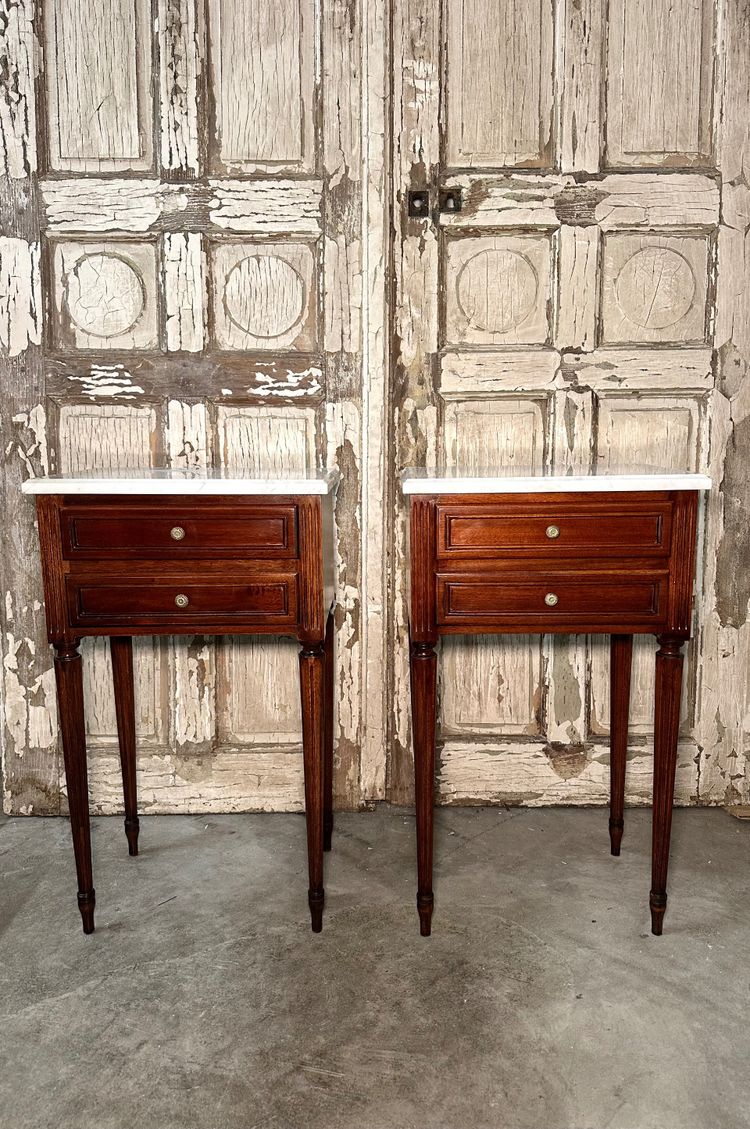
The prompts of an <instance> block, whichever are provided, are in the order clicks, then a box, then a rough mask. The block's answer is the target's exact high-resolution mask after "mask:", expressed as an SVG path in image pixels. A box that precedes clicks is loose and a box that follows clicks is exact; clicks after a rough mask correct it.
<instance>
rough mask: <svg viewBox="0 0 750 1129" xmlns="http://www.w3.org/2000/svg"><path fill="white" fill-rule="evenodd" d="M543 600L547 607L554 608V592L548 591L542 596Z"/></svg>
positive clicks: (555, 598)
mask: <svg viewBox="0 0 750 1129" xmlns="http://www.w3.org/2000/svg"><path fill="white" fill-rule="evenodd" d="M544 602H545V604H546V605H547V607H548V608H554V606H555V604H556V603H557V596H556V595H555V593H554V592H548V593H547V595H546V596H545V597H544Z"/></svg>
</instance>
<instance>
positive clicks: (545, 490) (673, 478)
mask: <svg viewBox="0 0 750 1129" xmlns="http://www.w3.org/2000/svg"><path fill="white" fill-rule="evenodd" d="M400 477H401V490H402V492H403V493H404V494H407V495H409V494H571V493H587V492H590V493H592V494H593V493H605V492H613V491H622V492H624V491H629V490H632V491H654V490H710V489H711V479H710V478H709V477H708V475H706V474H688V473H683V472H674V473H672V472H668V471H665V472H663V473H662V472H658V473H657V472H654V473H652V474H636V473H633V474H585V475H584V474H579V475H561V474H558V475H555V474H550V475H527V476H523V477H518V478H512V477H507V478H506V477H503V476H502V475H497V476H493V475H476V476H472V475H457V474H454V473H453V472H451V471H447V472H446V473H445V475H443V474H441V472H440V471H432V470H430V471H426V470H422V469H420V468H411V467H410V468H407V469H406V470H404V471H402V473H401V476H400Z"/></svg>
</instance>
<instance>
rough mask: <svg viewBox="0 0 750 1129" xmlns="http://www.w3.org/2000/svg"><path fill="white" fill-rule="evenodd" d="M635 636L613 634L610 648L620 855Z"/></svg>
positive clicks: (614, 839) (612, 768)
mask: <svg viewBox="0 0 750 1129" xmlns="http://www.w3.org/2000/svg"><path fill="white" fill-rule="evenodd" d="M632 657H633V636H632V635H613V636H612V639H611V648H610V668H609V673H610V723H609V842H610V849H611V851H612V854H613V855H619V853H620V843H621V842H622V832H623V828H624V826H625V764H626V761H627V757H628V715H629V713H630V668H631V663H632Z"/></svg>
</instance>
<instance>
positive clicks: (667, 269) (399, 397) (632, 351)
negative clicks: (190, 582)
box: [390, 0, 750, 804]
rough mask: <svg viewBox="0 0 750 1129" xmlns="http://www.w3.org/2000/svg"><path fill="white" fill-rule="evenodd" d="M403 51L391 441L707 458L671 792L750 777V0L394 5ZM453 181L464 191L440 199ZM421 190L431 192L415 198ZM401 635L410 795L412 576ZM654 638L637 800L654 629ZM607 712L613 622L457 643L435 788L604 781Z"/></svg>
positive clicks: (401, 710)
mask: <svg viewBox="0 0 750 1129" xmlns="http://www.w3.org/2000/svg"><path fill="white" fill-rule="evenodd" d="M394 51H395V60H394V75H395V93H394V100H393V104H394V113H395V125H394V132H395V146H394V149H395V160H394V180H395V187H396V193H397V196H396V207H397V208H398V219H397V224H396V227H397V236H396V239H397V246H396V272H397V283H396V295H395V309H394V317H395V327H396V328H395V335H394V339H395V342H396V349H397V357H396V370H395V394H394V405H393V406H394V428H395V433H396V436H397V444H398V460H399V462H400V464H401V465H408V464H425V463H427V464H428V465H429V464H438V465H445V466H451V465H456V464H461V465H464V466H467V467H478V466H483V465H499V466H528V467H531V468H533V469H535V470H537V471H541V470H542V469H543V468H554V470H555V471H556V472H558V473H566V472H576V471H586V470H588V468H589V467H590V466H592V465H594V464H596V465H598V466H600V467H603V468H607V467H612V468H614V467H616V466H617V465H618V464H620V465H622V464H629V465H633V464H638V463H644V464H647V465H652V466H654V465H655V466H660V465H667V466H670V467H673V468H676V469H677V468H679V469H684V470H688V469H689V470H696V469H708V470H709V471H710V472H711V473H712V474H713V475H714V476H715V481H716V483H717V489H716V490H715V492H714V494H713V496H712V499H711V502H710V505H709V507H708V509H707V512H705V513H704V527H703V542H702V548H701V559H700V566H699V570H698V575H699V586H700V592H699V600H698V603H699V613H698V616H697V622H698V627H697V632H696V638H695V641H694V644H693V647H692V652H691V657H690V662H689V676H688V678H687V692H686V694H685V700H684V710H683V714H684V716H683V739H682V744H681V748H680V760H679V770H678V792H679V796H680V798H681V799H683V800H688V799H691V798H692V799H696V798H699V799H701V800H704V801H705V800H724V799H729V800H731V799H732V798H733V797H736V796H737V795H738V794H739V793H740V792H741V790H742V789H743V787H744V789H745V790H746V789H747V782H746V776H745V771H744V770H745V764H744V756H745V750H746V749H747V745H748V742H747V728H748V723H747V702H748V694H747V669H748V628H747V626H746V623H745V620H746V618H747V599H748V594H749V593H748V568H747V561H748V537H749V534H748V501H747V497H748V493H747V491H748V485H747V484H748V479H749V478H750V472H749V471H748V454H749V444H748V425H747V416H748V410H749V409H750V400H749V399H748V387H749V385H748V379H749V377H748V361H749V360H750V315H749V312H748V298H747V290H748V286H749V285H750V255H748V250H747V247H748V242H747V232H748V224H749V222H750V192H749V191H748V176H747V174H748V167H749V165H750V141H749V134H748V129H749V128H750V115H749V114H748V105H749V104H750V103H749V102H748V83H749V82H750V78H749V77H748V76H749V75H750V6H749V5H748V3H747V0H726V3H721V2H719V3H714V2H713V0H690V2H688V0H684V2H680V3H674V2H673V0H609V2H608V3H606V2H605V0H502V2H500V3H498V2H497V0H444V2H443V3H441V0H395V16H394ZM440 187H443V188H445V187H451V188H456V189H460V190H461V194H462V206H461V210H460V211H457V210H453V211H449V210H446V211H445V212H444V213H443V214H439V213H438V212H437V211H436V209H437V207H438V205H439V199H438V189H439V188H440ZM423 189H424V190H428V191H429V192H430V209H431V213H430V215H429V216H428V217H427V218H425V219H420V218H409V216H408V214H407V199H406V194H407V191H409V190H423ZM446 206H447V205H446ZM743 291H744V296H743ZM718 487H721V491H720V490H719V489H718ZM395 502H396V511H397V513H398V514H399V524H398V531H397V535H396V546H395V548H396V571H397V575H400V576H401V578H402V581H403V574H404V538H405V529H404V523H403V506H401V505H400V504H399V502H398V498H397V497H396V499H395ZM743 558H744V561H743ZM396 635H397V638H398V648H397V654H398V663H397V670H396V676H395V688H394V694H395V699H394V702H395V709H394V717H395V722H394V726H395V733H394V756H393V761H392V765H391V772H390V794H391V795H392V796H393V797H394V798H398V799H401V798H405V797H406V796H408V795H409V793H410V787H411V766H410V758H409V754H408V747H409V740H408V736H409V735H408V721H407V719H408V710H407V700H408V699H407V669H406V660H407V651H406V638H405V609H404V586H403V582H402V583H401V584H400V585H399V594H398V607H397V611H396ZM636 651H637V654H636V658H635V667H634V691H633V706H632V718H631V720H632V730H631V732H632V735H633V736H632V745H633V748H632V758H631V763H630V767H629V777H628V783H629V791H630V797H631V799H635V800H637V799H645V798H647V796H648V794H649V790H650V769H651V757H650V745H649V735H650V733H651V727H652V722H651V712H652V704H653V695H652V678H653V645H652V644H651V643H650V642H649V641H648V640H643V641H641V642H639V644H638V646H637V648H636ZM607 716H608V680H607V657H606V651H605V648H604V646H603V645H602V641H601V640H598V639H588V640H587V639H583V638H580V639H579V638H572V639H565V638H560V637H557V638H552V637H548V638H544V639H541V640H540V639H538V638H531V639H506V640H503V639H497V638H490V637H488V638H480V639H464V640H450V641H447V642H445V643H444V644H443V648H442V693H441V730H442V738H443V749H442V758H441V765H440V772H439V790H440V793H441V796H442V797H443V798H444V799H446V800H476V801H509V802H515V801H522V802H527V803H536V804H543V803H550V802H565V803H588V802H594V801H602V800H604V799H605V797H606V795H607V786H608V749H607V746H606V743H605V742H604V741H603V740H602V738H603V737H604V736H605V735H606V733H607ZM743 780H745V783H744V784H743Z"/></svg>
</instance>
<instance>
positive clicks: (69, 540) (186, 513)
mask: <svg viewBox="0 0 750 1129" xmlns="http://www.w3.org/2000/svg"><path fill="white" fill-rule="evenodd" d="M37 514H38V524H39V540H40V548H41V555H42V572H43V577H44V592H45V610H46V616H47V634H48V637H49V640H50V643H52V644H53V646H54V648H55V672H56V678H57V687H58V699H59V708H60V727H61V733H62V741H63V751H64V755H65V766H66V775H67V781H68V796H69V803H70V815H71V828H72V832H73V845H74V850H75V859H76V868H77V871H78V890H79V893H78V901H79V905H80V908H81V915H82V917H83V926H84V932H87V933H90V932H92V931H93V929H94V888H93V878H92V866H91V840H90V833H89V809H88V785H87V769H86V740H85V727H84V713H83V683H82V676H81V659H80V655H79V653H78V650H77V647H78V642H79V640H80V638H81V637H82V636H84V635H104V636H110V638H111V650H112V667H113V675H114V682H115V706H116V712H117V727H118V736H119V742H120V758H121V763H122V772H123V792H124V797H125V831H126V834H127V838H128V845H129V849H130V853H131V854H137V850H138V814H137V790H136V774H135V765H136V745H135V706H134V691H133V660H132V636H134V635H172V634H195V633H198V634H205V635H211V634H216V635H224V634H229V633H231V634H232V635H237V634H245V635H248V634H274V635H291V636H294V637H296V638H297V640H298V641H299V642H300V644H301V645H302V654H301V657H300V686H301V693H302V710H303V718H302V724H303V735H304V740H303V745H304V750H303V752H304V766H305V799H306V809H307V839H308V858H309V871H310V875H309V899H308V900H309V905H310V915H311V922H312V927H313V929H314V930H315V931H316V932H319V931H320V929H321V927H322V915H323V900H324V894H323V839H324V822H325V825H326V828H327V831H326V841H327V844H328V845H330V832H331V828H332V824H333V811H332V807H333V804H332V787H333V784H332V779H333V772H332V756H333V723H332V718H331V710H332V703H333V682H334V677H333V616H332V614H331V615H329V609H330V608H331V606H332V602H333V577H334V567H335V566H334V544H333V537H334V535H333V499H332V496H331V495H328V496H327V497H319V496H311V495H284V496H282V495H277V496H271V495H268V496H235V495H231V496H224V495H220V496H213V497H205V498H201V497H196V496H193V495H190V496H177V495H167V496H162V497H159V498H144V497H136V498H133V497H132V496H131V497H124V496H122V495H119V494H118V495H107V496H95V495H90V496H87V495H80V496H79V495H76V496H70V497H66V496H64V495H54V494H47V495H44V494H41V495H39V496H38V497H37ZM177 527H179V529H180V530H181V531H184V537H183V536H178V537H176V538H175V537H173V536H172V533H171V531H172V529H177ZM178 597H179V599H178ZM185 598H186V599H185ZM324 812H325V815H324Z"/></svg>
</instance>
